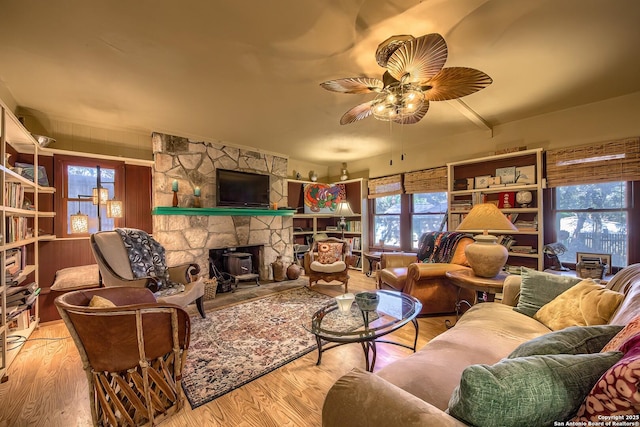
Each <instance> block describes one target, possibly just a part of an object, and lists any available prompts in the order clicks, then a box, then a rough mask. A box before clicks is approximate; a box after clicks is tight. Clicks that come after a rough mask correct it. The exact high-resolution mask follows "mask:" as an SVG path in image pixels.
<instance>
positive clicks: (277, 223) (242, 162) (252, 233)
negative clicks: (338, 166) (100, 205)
mask: <svg viewBox="0 0 640 427" xmlns="http://www.w3.org/2000/svg"><path fill="white" fill-rule="evenodd" d="M152 141H153V155H154V167H153V189H152V190H153V193H152V194H153V204H154V207H167V206H169V207H170V206H171V205H172V199H173V192H172V183H173V182H174V180H175V181H176V182H177V184H178V208H177V209H175V214H173V211H171V212H170V214H166V212H165V214H163V215H154V216H153V236H154V238H155V239H156V240H157V241H158V242H159V243H160V244H162V245H163V246H164V247H165V249H166V257H167V263H168V264H169V265H178V264H184V263H197V264H198V265H199V266H200V274H201V275H206V276H208V274H209V250H210V249H216V248H238V247H250V246H261V247H262V249H261V251H260V254H261V256H260V261H259V265H258V266H257V270H258V271H257V273H258V274H259V276H260V279H262V280H268V279H270V278H271V277H272V273H271V263H272V262H273V261H275V260H276V257H277V256H282V260H283V261H284V262H285V264H286V263H291V262H292V260H293V218H292V217H291V216H279V215H272V214H271V213H270V212H269V211H266V212H264V213H262V212H260V211H259V210H258V211H256V210H248V211H247V212H251V214H242V213H238V210H237V209H236V210H229V211H230V212H231V211H233V214H229V215H226V214H225V213H224V208H220V209H218V210H217V211H216V212H211V211H212V210H211V209H202V215H200V214H199V211H198V210H195V211H194V210H193V209H185V210H184V211H181V210H180V208H192V207H193V205H194V189H195V187H199V188H200V190H201V198H200V206H201V207H202V208H214V203H215V199H216V197H215V196H216V195H215V191H216V190H215V188H216V186H215V176H216V169H217V168H221V169H233V170H239V171H246V172H257V173H263V174H265V173H268V174H269V175H270V176H271V180H270V181H271V191H270V201H271V202H272V203H273V202H276V203H278V204H279V205H280V206H287V194H286V190H287V182H286V174H287V159H286V158H283V157H278V156H274V155H271V154H264V153H259V152H256V151H251V150H244V149H239V148H235V147H229V146H226V145H222V144H216V143H211V142H202V141H191V140H189V139H187V138H182V137H177V136H172V135H166V134H160V133H154V134H153V135H152Z"/></svg>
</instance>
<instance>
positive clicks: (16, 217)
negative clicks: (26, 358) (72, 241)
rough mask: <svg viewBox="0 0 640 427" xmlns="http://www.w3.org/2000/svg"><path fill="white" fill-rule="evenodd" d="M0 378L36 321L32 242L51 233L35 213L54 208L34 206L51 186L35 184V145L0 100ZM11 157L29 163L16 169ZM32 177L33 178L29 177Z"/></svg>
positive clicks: (48, 215)
mask: <svg viewBox="0 0 640 427" xmlns="http://www.w3.org/2000/svg"><path fill="white" fill-rule="evenodd" d="M0 110H1V111H0V159H1V161H0V188H2V194H1V195H0V200H1V203H0V212H1V215H0V222H1V224H0V262H1V263H2V264H1V265H2V273H1V274H0V277H1V281H0V347H1V348H0V378H2V380H3V381H4V380H6V379H7V370H8V368H9V366H11V363H12V362H13V360H14V359H15V357H16V355H17V354H18V352H19V351H20V349H21V348H22V345H23V344H24V342H25V341H26V340H27V339H28V338H29V336H30V335H31V333H32V332H33V331H34V330H35V328H36V327H37V326H38V322H39V315H38V296H37V295H38V292H39V286H38V268H37V266H38V265H39V259H38V242H39V241H41V240H47V239H49V240H50V239H52V238H55V236H53V235H51V234H41V230H40V227H39V222H38V220H39V218H53V217H54V216H55V212H41V211H39V210H38V204H39V202H38V199H39V196H40V195H41V194H53V193H54V192H55V189H54V188H52V187H44V186H41V185H38V183H37V177H38V176H39V175H38V174H39V172H38V171H39V169H38V154H39V148H40V147H39V145H38V143H37V142H36V140H35V139H34V138H33V136H32V135H31V133H29V131H27V130H26V129H25V127H24V126H23V125H22V123H20V121H19V120H18V119H17V117H16V116H15V115H14V114H13V113H12V112H11V111H10V110H9V109H8V108H7V106H6V105H5V104H3V103H0ZM16 162H21V163H25V164H31V165H33V170H32V171H31V172H33V173H31V174H30V173H29V171H28V170H27V171H26V173H25V170H24V169H23V172H22V173H18V169H16V167H15V164H16ZM33 177H36V178H35V182H34V179H33Z"/></svg>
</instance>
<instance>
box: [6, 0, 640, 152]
mask: <svg viewBox="0 0 640 427" xmlns="http://www.w3.org/2000/svg"><path fill="white" fill-rule="evenodd" d="M0 10H1V14H0V81H1V82H2V83H4V85H5V86H6V87H7V89H8V90H9V91H10V92H11V94H12V95H13V97H14V98H15V101H16V102H17V104H18V105H20V106H22V107H25V108H28V109H31V110H33V111H36V112H38V113H39V114H43V115H44V116H47V117H50V118H54V119H56V120H65V121H69V122H72V123H84V124H93V125H96V126H99V127H106V128H115V129H126V130H133V131H140V132H149V133H150V132H151V131H159V132H166V133H170V134H174V135H181V136H189V137H198V138H203V139H205V140H208V141H219V140H221V141H227V142H231V143H234V144H241V145H245V146H249V147H256V148H259V149H263V150H266V151H271V152H278V153H284V154H287V155H289V156H290V157H292V158H295V159H300V160H306V161H309V162H316V163H323V164H335V163H336V162H337V161H338V159H340V160H339V161H349V160H354V159H360V158H366V157H371V156H375V155H379V154H383V153H385V152H386V151H388V146H387V144H386V143H385V139H388V138H389V136H390V132H396V131H397V130H394V129H391V131H390V130H389V124H388V123H386V122H381V121H377V120H376V119H374V118H373V117H370V118H367V119H365V120H362V121H360V122H357V123H354V124H351V125H345V126H341V125H340V124H339V120H340V117H341V116H342V114H343V113H344V112H346V111H347V110H348V109H349V108H351V107H352V106H354V105H356V104H359V103H361V102H364V101H367V100H369V99H371V98H372V97H373V95H347V94H339V93H333V92H328V91H325V90H323V89H322V88H321V87H320V86H319V83H321V82H323V81H325V80H330V79H336V78H341V77H354V76H370V77H376V78H380V77H381V75H382V73H383V71H384V70H383V69H382V68H380V67H379V66H378V65H377V64H376V61H375V58H374V52H375V49H376V47H377V45H378V44H379V43H380V42H381V41H383V40H385V39H386V38H388V37H389V36H391V35H395V34H412V35H414V36H420V35H423V34H427V33H432V32H437V33H440V34H442V35H443V36H444V38H445V40H446V41H447V43H448V46H449V59H448V61H447V64H446V66H467V67H472V68H476V69H479V70H482V71H484V72H485V73H487V74H488V75H489V76H491V77H492V78H493V84H492V85H491V86H489V87H488V88H486V89H484V90H482V91H480V92H478V93H476V94H473V95H470V96H467V97H465V98H463V100H464V102H465V103H466V104H467V105H468V106H469V107H470V108H471V109H472V110H473V111H475V112H476V113H477V114H478V115H480V116H481V117H482V118H483V119H484V120H486V121H487V122H488V123H489V124H490V125H491V126H496V125H500V124H504V123H507V122H510V121H514V120H518V119H522V118H525V117H530V116H535V115H539V114H543V113H547V112H551V111H556V110H562V109H566V108H570V107H573V106H576V105H581V104H586V103H591V102H596V101H600V100H603V99H608V98H612V97H616V96H620V95H624V94H628V93H632V92H637V91H640V55H639V54H638V46H639V45H640V1H638V0H423V1H417V0H270V1H263V0H199V1H198V0H181V1H175V0H135V1H126V0H58V1H41V0H40V1H39V0H22V1H15V0H13V1H12V0H0ZM455 103H456V101H446V102H433V103H432V104H431V108H430V110H429V112H428V113H427V115H426V116H425V118H424V119H423V120H422V121H421V122H419V123H418V124H415V125H407V126H404V127H403V128H402V129H401V130H400V131H401V132H402V133H403V134H402V135H403V139H404V141H406V144H407V145H413V144H418V143H420V142H423V141H424V138H425V135H428V136H429V138H430V139H431V140H433V139H434V138H437V136H438V135H451V134H453V133H459V132H468V131H472V130H475V129H479V128H478V127H477V125H476V124H474V123H473V122H472V121H470V120H469V119H468V118H467V117H466V116H465V115H464V114H462V113H461V112H460V110H459V109H457V108H454V107H455Z"/></svg>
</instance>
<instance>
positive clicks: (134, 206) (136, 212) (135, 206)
mask: <svg viewBox="0 0 640 427" xmlns="http://www.w3.org/2000/svg"><path fill="white" fill-rule="evenodd" d="M151 185H152V181H151V168H150V167H149V166H137V165H125V180H124V193H123V194H124V195H125V197H124V200H125V204H124V221H123V222H124V226H125V227H129V228H139V229H141V230H144V231H146V232H147V233H152V232H153V221H152V219H151V208H152V201H151Z"/></svg>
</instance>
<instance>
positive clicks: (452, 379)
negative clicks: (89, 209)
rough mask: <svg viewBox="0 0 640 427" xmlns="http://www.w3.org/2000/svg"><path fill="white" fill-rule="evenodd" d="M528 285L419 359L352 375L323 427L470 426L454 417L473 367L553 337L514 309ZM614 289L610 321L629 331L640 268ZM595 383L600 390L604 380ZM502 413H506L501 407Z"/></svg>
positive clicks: (481, 311) (479, 311)
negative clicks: (459, 391) (454, 403)
mask: <svg viewBox="0 0 640 427" xmlns="http://www.w3.org/2000/svg"><path fill="white" fill-rule="evenodd" d="M538 274H544V273H538ZM520 286H521V279H520V277H519V276H510V277H509V278H508V279H507V281H506V283H505V288H504V294H503V300H502V302H494V303H481V304H477V305H475V306H474V307H472V308H471V309H470V310H468V311H467V312H466V313H465V314H464V315H463V316H462V317H461V318H460V319H459V320H458V322H457V324H456V325H455V326H454V327H453V328H451V329H449V330H447V331H446V332H444V333H443V334H441V335H439V336H437V337H436V338H434V339H433V340H431V341H430V342H429V343H428V344H427V345H426V346H424V347H423V348H422V349H420V350H419V351H417V352H416V353H415V354H412V355H410V356H408V357H406V358H403V359H400V360H397V361H395V362H393V363H392V364H390V365H388V366H386V367H384V368H383V369H381V370H380V371H378V372H376V373H373V374H372V373H368V372H365V371H363V370H361V369H354V370H353V371H351V372H350V373H348V374H346V375H344V376H343V377H342V378H340V379H339V380H338V381H337V382H336V383H335V384H334V386H333V387H332V388H331V389H330V390H329V392H328V395H327V397H326V400H325V403H324V407H323V414H322V415H323V419H322V424H323V426H325V427H333V426H335V427H337V426H350V427H357V426H369V427H372V426H403V427H410V426H464V425H469V424H466V423H464V422H462V421H460V420H458V419H456V418H454V417H453V416H451V415H449V413H448V406H449V402H450V399H451V396H452V394H453V393H454V390H455V389H456V387H457V386H458V385H459V384H460V381H461V377H462V374H463V371H464V370H465V368H467V367H469V366H471V365H487V366H491V365H494V364H497V363H498V362H500V361H501V360H502V359H503V358H506V357H507V356H509V355H510V353H512V352H513V351H514V350H515V349H516V348H517V347H518V346H520V345H521V344H523V343H525V342H528V341H530V340H532V339H535V338H537V337H541V336H543V335H545V334H549V333H550V332H552V331H551V330H550V329H549V328H547V327H546V326H545V325H543V324H542V323H540V322H539V321H537V320H535V319H534V318H532V317H529V316H527V315H525V314H522V313H520V312H518V311H515V310H514V309H513V308H514V306H516V305H517V304H518V298H519V296H520ZM607 289H611V290H615V291H617V292H620V293H622V294H624V297H623V298H624V299H623V300H622V302H621V303H620V304H619V305H618V306H617V307H618V308H617V311H615V313H614V314H613V316H612V317H611V318H610V321H609V324H611V325H620V328H621V327H622V326H624V325H626V324H627V323H628V322H630V321H631V320H632V319H633V318H634V317H635V316H637V315H638V314H640V264H636V265H633V266H629V267H627V268H625V269H623V270H621V271H620V272H619V273H618V274H616V276H614V278H613V279H612V280H610V281H609V282H608V284H607ZM617 354H622V353H617ZM612 357H613V356H612ZM619 357H620V356H617V358H619ZM613 363H615V362H612V364H613ZM595 378H596V380H595V381H594V384H595V383H596V382H597V378H599V375H598V376H596V377H595ZM501 404H502V403H498V405H501ZM504 405H505V406H504V409H505V411H506V410H507V408H508V407H509V405H511V403H510V401H509V399H507V400H505V401H504ZM509 409H513V408H509ZM496 412H501V410H500V407H499V408H498V410H497V411H496ZM559 421H560V420H559ZM558 425H560V424H558Z"/></svg>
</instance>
